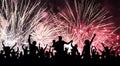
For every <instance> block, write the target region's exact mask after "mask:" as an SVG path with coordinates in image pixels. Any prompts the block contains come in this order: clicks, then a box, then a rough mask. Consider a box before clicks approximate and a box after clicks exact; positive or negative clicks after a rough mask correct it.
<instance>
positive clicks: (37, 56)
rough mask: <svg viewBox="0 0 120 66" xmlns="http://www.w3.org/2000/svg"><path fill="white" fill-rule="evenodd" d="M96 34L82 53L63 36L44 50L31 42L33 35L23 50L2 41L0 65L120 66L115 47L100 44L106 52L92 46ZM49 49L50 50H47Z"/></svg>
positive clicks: (87, 41)
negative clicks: (113, 65) (108, 65)
mask: <svg viewBox="0 0 120 66" xmlns="http://www.w3.org/2000/svg"><path fill="white" fill-rule="evenodd" d="M95 37H96V34H94V36H93V37H92V39H91V40H85V41H84V47H83V51H82V53H80V52H79V51H78V44H74V45H73V40H71V41H69V42H65V41H64V40H63V39H62V36H58V41H56V40H53V41H52V43H53V44H52V46H49V49H48V48H47V47H48V44H47V45H46V46H45V47H44V48H43V47H41V46H40V45H41V44H39V46H36V44H37V42H36V41H33V42H31V35H29V37H28V44H29V45H28V46H25V45H22V50H23V51H20V50H19V48H17V50H15V49H14V47H15V46H16V45H17V43H16V44H15V45H14V46H13V47H9V46H5V45H4V41H2V46H3V49H2V50H1V51H0V64H119V62H120V56H119V54H118V53H117V50H118V49H119V47H117V48H116V49H113V46H111V47H108V46H105V44H103V43H100V44H101V45H102V46H103V48H104V50H100V49H99V48H96V47H95V46H91V44H92V42H93V41H94V38H95ZM65 44H70V45H71V47H72V49H71V52H68V48H64V45H65ZM46 49H48V50H46Z"/></svg>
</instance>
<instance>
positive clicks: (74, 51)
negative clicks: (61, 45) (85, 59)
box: [71, 44, 80, 56]
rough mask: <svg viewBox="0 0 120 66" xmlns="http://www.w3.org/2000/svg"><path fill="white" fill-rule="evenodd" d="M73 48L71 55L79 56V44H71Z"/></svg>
mask: <svg viewBox="0 0 120 66" xmlns="http://www.w3.org/2000/svg"><path fill="white" fill-rule="evenodd" d="M71 47H72V49H71V53H72V55H73V56H76V55H79V54H80V53H79V51H78V49H77V48H78V45H77V44H75V46H73V45H72V44H71Z"/></svg>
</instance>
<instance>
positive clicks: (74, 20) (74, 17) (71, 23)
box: [58, 0, 119, 52]
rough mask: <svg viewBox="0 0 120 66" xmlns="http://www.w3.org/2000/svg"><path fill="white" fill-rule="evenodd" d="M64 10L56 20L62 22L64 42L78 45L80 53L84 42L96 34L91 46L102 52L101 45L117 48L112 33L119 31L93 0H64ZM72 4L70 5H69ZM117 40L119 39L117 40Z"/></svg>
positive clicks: (114, 36)
mask: <svg viewBox="0 0 120 66" xmlns="http://www.w3.org/2000/svg"><path fill="white" fill-rule="evenodd" d="M65 3H66V4H65V8H64V9H63V10H61V12H60V13H59V14H58V19H59V18H62V19H61V22H64V30H65V31H66V34H64V35H62V36H63V37H64V39H65V40H71V39H72V40H73V41H74V43H73V44H78V46H79V50H80V52H81V51H82V49H83V46H84V41H85V40H86V39H89V40H90V39H91V38H92V36H93V34H97V36H96V37H95V39H94V41H93V43H92V46H96V47H97V48H98V49H101V50H103V47H102V45H101V43H104V44H105V45H106V46H108V47H111V46H113V45H114V46H118V44H116V43H115V41H116V39H113V38H116V35H115V34H114V32H115V31H116V30H117V29H119V28H116V27H115V26H114V23H113V22H110V21H109V19H110V18H112V16H110V15H109V11H108V10H106V9H105V8H104V7H103V6H101V4H100V3H97V2H96V1H95V0H74V1H69V0H65ZM70 4H72V5H70ZM117 39H119V37H118V38H117Z"/></svg>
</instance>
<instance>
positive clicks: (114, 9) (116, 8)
mask: <svg viewBox="0 0 120 66" xmlns="http://www.w3.org/2000/svg"><path fill="white" fill-rule="evenodd" d="M104 5H105V7H107V8H108V9H109V10H110V12H111V13H112V15H113V21H114V22H115V24H116V26H120V0H104ZM117 33H119V34H120V29H119V30H118V31H117Z"/></svg>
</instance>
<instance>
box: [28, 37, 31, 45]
mask: <svg viewBox="0 0 120 66" xmlns="http://www.w3.org/2000/svg"><path fill="white" fill-rule="evenodd" d="M30 38H31V35H29V38H28V43H29V45H31V40H30Z"/></svg>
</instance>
